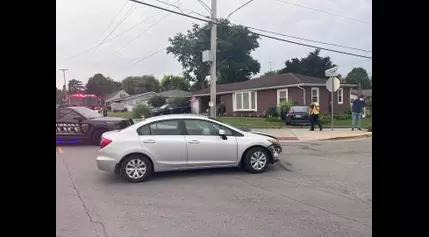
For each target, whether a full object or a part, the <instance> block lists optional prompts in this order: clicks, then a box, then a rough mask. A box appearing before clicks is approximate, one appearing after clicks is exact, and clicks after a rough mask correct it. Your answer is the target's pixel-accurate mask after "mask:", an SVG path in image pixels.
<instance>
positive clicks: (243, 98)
mask: <svg viewBox="0 0 429 237" xmlns="http://www.w3.org/2000/svg"><path fill="white" fill-rule="evenodd" d="M233 97H234V100H233V105H232V106H233V108H234V111H256V110H257V107H256V103H257V95H256V91H246V92H237V93H234V94H233Z"/></svg>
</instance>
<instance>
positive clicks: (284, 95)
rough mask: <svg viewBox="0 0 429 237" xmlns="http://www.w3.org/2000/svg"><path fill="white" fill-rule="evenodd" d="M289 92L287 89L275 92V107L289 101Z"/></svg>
mask: <svg viewBox="0 0 429 237" xmlns="http://www.w3.org/2000/svg"><path fill="white" fill-rule="evenodd" d="M288 97H289V90H288V89H280V90H277V105H279V104H281V103H282V102H287V101H288V100H289V99H288Z"/></svg>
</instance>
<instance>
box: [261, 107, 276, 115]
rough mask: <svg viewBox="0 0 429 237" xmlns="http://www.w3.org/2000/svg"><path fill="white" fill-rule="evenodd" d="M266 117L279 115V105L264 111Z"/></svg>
mask: <svg viewBox="0 0 429 237" xmlns="http://www.w3.org/2000/svg"><path fill="white" fill-rule="evenodd" d="M264 115H265V117H267V118H271V117H275V118H277V117H279V114H278V112H277V107H270V108H268V109H267V110H266V111H265V112H264Z"/></svg>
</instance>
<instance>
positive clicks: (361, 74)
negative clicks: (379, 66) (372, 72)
mask: <svg viewBox="0 0 429 237" xmlns="http://www.w3.org/2000/svg"><path fill="white" fill-rule="evenodd" d="M345 82H346V83H347V84H355V85H358V86H360V88H361V89H371V80H370V79H369V76H368V72H367V71H366V70H365V69H364V68H361V67H355V68H353V69H352V70H351V71H350V72H349V73H348V74H347V76H346V78H345Z"/></svg>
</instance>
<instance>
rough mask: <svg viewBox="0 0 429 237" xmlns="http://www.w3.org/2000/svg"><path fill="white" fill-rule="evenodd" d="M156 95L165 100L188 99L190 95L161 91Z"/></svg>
mask: <svg viewBox="0 0 429 237" xmlns="http://www.w3.org/2000/svg"><path fill="white" fill-rule="evenodd" d="M158 95H160V96H163V97H166V98H181V97H189V96H190V93H189V92H187V91H182V90H170V91H163V92H161V93H158Z"/></svg>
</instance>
